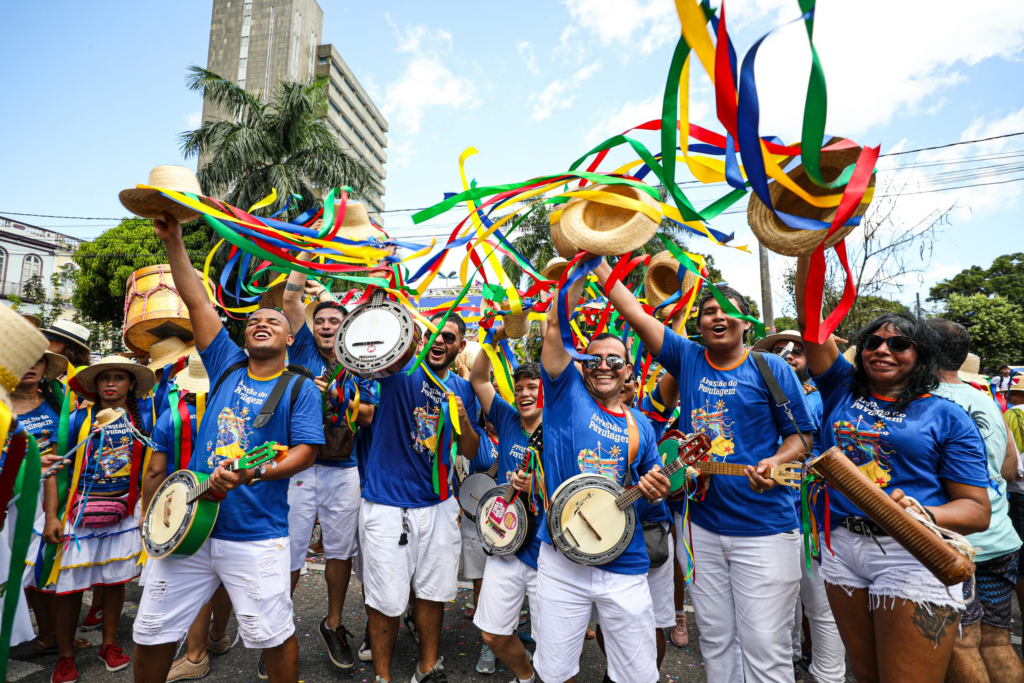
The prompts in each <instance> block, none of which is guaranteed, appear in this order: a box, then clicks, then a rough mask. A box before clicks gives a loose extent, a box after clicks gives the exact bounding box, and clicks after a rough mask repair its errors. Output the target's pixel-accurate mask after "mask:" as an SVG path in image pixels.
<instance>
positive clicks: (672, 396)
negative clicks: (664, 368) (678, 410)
mask: <svg viewBox="0 0 1024 683" xmlns="http://www.w3.org/2000/svg"><path fill="white" fill-rule="evenodd" d="M658 393H659V394H661V405H663V406H665V409H666V410H668V409H669V408H673V409H674V408H675V407H676V404H678V403H679V382H677V381H676V378H675V377H673V376H672V375H670V374H668V373H667V372H666V373H665V374H664V375H662V377H661V379H660V380H659V381H658Z"/></svg>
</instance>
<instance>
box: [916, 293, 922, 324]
mask: <svg viewBox="0 0 1024 683" xmlns="http://www.w3.org/2000/svg"><path fill="white" fill-rule="evenodd" d="M917 317H918V319H919V320H920V318H921V292H918V293H917Z"/></svg>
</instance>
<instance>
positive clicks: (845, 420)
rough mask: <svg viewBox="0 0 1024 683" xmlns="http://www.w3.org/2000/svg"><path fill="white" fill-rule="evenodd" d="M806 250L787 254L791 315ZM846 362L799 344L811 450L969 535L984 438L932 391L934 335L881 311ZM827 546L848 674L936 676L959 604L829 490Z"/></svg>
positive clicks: (979, 513) (985, 510)
mask: <svg viewBox="0 0 1024 683" xmlns="http://www.w3.org/2000/svg"><path fill="white" fill-rule="evenodd" d="M808 264H809V258H808V257H801V258H800V259H799V260H798V262H797V276H796V293H797V294H796V296H797V315H798V320H799V323H800V327H801V329H803V328H804V326H805V324H806V322H807V321H806V318H805V312H804V297H803V292H804V289H805V287H806V284H807V271H808ZM856 344H857V346H856V348H857V355H856V357H855V359H854V363H853V364H850V363H849V362H848V361H847V360H846V359H845V358H843V356H841V355H840V353H839V348H838V347H837V346H836V343H835V340H834V339H831V338H830V339H828V340H826V341H825V343H824V344H815V343H812V342H806V347H805V348H806V351H807V360H808V366H809V367H810V370H811V375H812V376H814V378H815V382H816V383H817V385H818V390H819V391H820V392H821V396H822V400H823V402H824V419H823V420H822V426H821V441H822V443H821V450H822V451H825V450H827V449H828V448H830V447H832V446H838V447H839V448H841V449H842V450H843V452H844V453H845V454H846V455H847V456H848V457H849V458H850V459H851V460H852V461H853V462H854V463H855V464H856V465H857V466H858V467H860V469H861V471H863V472H864V473H865V474H867V476H868V477H869V478H871V479H872V480H874V481H875V483H876V484H878V485H879V486H880V487H882V489H883V490H884V491H886V492H887V493H889V494H890V496H891V497H892V498H893V500H895V501H898V502H900V504H901V505H903V506H904V507H909V505H910V503H909V501H908V500H907V499H906V496H912V497H913V498H915V499H916V500H917V501H919V502H920V503H921V504H922V505H923V506H925V510H926V511H927V512H928V514H929V515H930V516H931V517H933V518H934V521H935V523H936V524H938V525H939V526H940V527H944V528H946V529H951V530H953V531H956V532H958V533H962V534H969V533H974V532H978V531H984V530H985V529H986V528H988V524H989V517H990V514H991V508H990V506H989V501H988V495H987V492H986V486H987V485H988V476H987V470H986V453H985V446H984V443H983V442H982V440H981V435H980V434H979V433H978V429H977V427H976V426H975V425H974V423H973V422H972V421H971V418H970V417H969V416H968V414H967V413H966V412H965V411H964V410H963V408H961V407H960V406H958V405H957V404H955V403H953V402H952V401H948V400H946V399H944V398H940V397H938V396H933V395H932V394H931V393H930V392H931V391H932V390H933V389H935V388H936V387H937V386H938V380H937V378H936V376H935V368H936V361H935V357H936V344H937V340H936V339H935V337H934V334H933V333H932V332H930V331H929V330H928V328H927V327H926V326H925V325H923V324H922V323H921V322H920V321H919V320H917V319H916V318H913V317H911V316H909V315H906V314H902V313H887V314H885V315H882V316H880V317H878V318H876V319H875V320H873V321H872V322H871V323H869V324H868V325H867V326H866V327H865V328H864V329H862V330H861V331H860V332H859V333H858V334H857V337H856ZM829 502H830V512H831V515H830V517H831V526H832V529H831V552H828V551H824V552H822V553H821V555H822V564H821V572H822V575H823V576H824V579H825V583H826V591H827V593H828V598H829V603H830V604H831V606H832V612H833V614H834V615H835V619H836V624H837V625H838V627H839V634H840V635H841V636H842V639H843V643H844V644H845V645H846V649H847V651H848V652H849V654H850V661H851V663H852V664H853V670H854V674H855V675H856V677H857V680H858V681H878V680H913V681H921V682H922V683H924V682H926V681H936V682H937V681H942V680H943V679H944V677H945V675H946V668H947V666H948V664H949V659H950V655H951V653H952V648H953V641H954V638H955V634H956V630H957V622H958V621H959V618H960V611H961V610H962V609H963V604H961V603H960V602H959V601H958V600H957V598H955V597H953V596H957V597H959V596H960V594H961V591H962V589H961V587H960V586H953V587H950V588H949V589H948V590H947V588H946V587H945V586H943V585H942V584H941V583H940V582H939V581H938V579H936V578H935V577H934V576H933V575H932V574H931V573H930V572H929V571H928V570H927V569H925V568H924V566H922V565H921V563H920V562H918V561H917V560H915V559H914V558H913V557H912V556H911V555H910V553H908V552H907V551H906V550H904V549H903V547H901V546H900V545H899V544H897V543H896V542H895V541H894V540H892V538H890V537H889V536H888V535H887V534H886V533H885V532H884V531H883V530H882V529H881V528H880V527H878V526H877V525H876V524H875V523H874V522H872V521H871V520H870V519H868V518H867V517H866V516H865V515H864V513H863V512H862V511H861V510H860V509H859V508H857V507H856V506H855V505H854V504H853V503H851V502H850V500H849V499H847V498H846V497H845V496H843V495H842V494H840V493H838V492H837V491H830V492H829Z"/></svg>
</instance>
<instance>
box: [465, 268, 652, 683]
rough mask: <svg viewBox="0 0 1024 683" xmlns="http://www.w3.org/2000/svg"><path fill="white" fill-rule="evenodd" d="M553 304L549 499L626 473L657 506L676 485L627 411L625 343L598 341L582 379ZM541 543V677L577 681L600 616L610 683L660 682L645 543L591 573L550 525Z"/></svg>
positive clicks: (545, 379)
mask: <svg viewBox="0 0 1024 683" xmlns="http://www.w3.org/2000/svg"><path fill="white" fill-rule="evenodd" d="M585 281H586V278H579V279H578V280H577V281H576V282H575V283H574V284H572V285H570V286H569V291H568V297H567V301H569V302H570V303H569V304H568V305H569V306H571V307H572V308H575V304H576V302H577V301H579V298H580V292H581V291H582V289H583V285H584V283H585ZM556 302H557V303H556V305H553V306H552V307H551V309H550V310H549V311H548V317H547V328H546V329H545V331H544V347H543V349H542V350H541V368H542V370H541V378H542V383H543V384H542V386H543V395H544V452H543V453H542V455H541V462H542V464H543V469H544V478H545V488H546V489H547V493H548V495H551V494H552V493H553V492H554V491H556V490H557V489H558V487H559V486H560V485H561V484H562V482H564V481H565V480H566V479H569V478H570V477H573V476H576V475H578V474H583V473H588V474H603V475H605V476H608V477H610V478H612V479H613V480H614V481H615V482H616V483H617V484H620V485H624V484H625V482H626V479H627V471H628V472H629V476H628V478H629V479H630V480H631V481H634V482H637V483H638V486H639V487H640V491H641V492H642V493H643V496H644V497H645V498H646V499H648V500H649V501H654V502H660V500H661V499H663V498H664V496H665V494H666V493H668V490H669V481H668V478H667V477H666V476H665V475H663V474H662V473H661V472H660V471H659V470H660V469H661V468H660V464H661V458H660V456H659V455H658V448H657V439H656V437H655V435H654V430H653V429H651V425H650V424H649V423H648V422H647V420H646V419H644V416H643V414H642V413H641V412H640V411H638V410H636V409H634V408H629V407H627V406H625V405H623V404H622V398H621V392H622V385H623V382H624V381H625V379H626V377H627V376H628V375H629V374H630V373H631V371H632V366H631V365H630V364H629V363H628V362H627V360H626V357H627V353H626V347H625V344H624V343H623V342H622V340H621V339H619V338H617V337H613V336H611V335H609V334H599V335H597V336H595V337H594V338H593V339H592V340H591V341H590V344H589V345H588V346H587V349H586V353H587V355H588V356H590V358H589V359H588V360H585V361H583V372H582V375H581V374H580V373H579V372H577V371H576V368H575V367H574V365H573V357H572V356H571V355H569V353H568V352H567V351H566V350H565V347H564V346H563V344H562V338H561V334H560V322H559V319H558V307H559V306H562V305H564V302H563V300H562V297H561V292H559V293H558V294H557V296H556ZM595 453H596V454H597V457H598V458H599V463H600V467H599V468H597V470H596V471H595V468H594V467H593V466H592V465H591V464H590V462H591V460H592V458H591V456H592V455H593V454H595ZM630 453H635V458H631V457H629V456H630ZM630 461H632V462H630ZM641 472H643V473H644V474H643V476H640V473H641ZM638 504H639V503H638ZM539 535H540V537H541V541H543V543H542V544H541V548H540V553H539V556H538V560H537V593H538V599H539V600H538V602H539V604H540V606H541V610H540V612H539V614H537V615H535V623H536V628H537V630H538V632H539V633H540V637H539V638H537V639H536V640H537V652H536V655H535V657H534V666H535V668H536V671H537V673H538V674H539V675H540V677H541V678H542V679H543V680H544V681H546V682H547V683H563V682H564V681H569V680H572V679H574V678H575V676H576V674H577V673H578V672H579V659H580V653H581V652H582V649H583V640H584V635H585V633H586V630H587V625H588V624H589V623H590V618H591V614H592V613H593V612H594V610H595V608H596V612H597V620H598V621H599V622H600V623H601V625H602V626H603V627H604V630H605V650H606V652H607V654H608V675H609V677H610V678H611V679H612V680H615V681H620V682H622V683H629V682H632V681H641V682H643V683H654V681H657V680H658V670H657V668H656V665H655V664H656V661H655V660H656V657H657V650H656V647H655V642H654V638H652V637H651V636H652V632H653V631H654V623H655V622H654V609H653V605H652V602H651V593H650V591H649V590H648V588H647V571H648V568H649V567H650V561H649V559H648V557H647V547H646V544H645V542H644V535H643V534H642V533H635V534H633V538H632V539H630V542H629V546H628V547H627V548H626V549H625V550H624V551H623V553H622V554H621V555H619V557H617V558H615V559H614V560H612V561H611V562H608V563H606V564H603V565H601V566H584V565H580V564H576V563H574V562H572V561H571V560H569V559H568V558H566V557H564V556H563V555H562V554H561V553H559V552H558V551H557V550H555V549H554V547H553V546H552V545H551V539H550V536H549V534H548V530H547V527H546V525H545V524H541V526H540V531H539ZM484 595H485V596H486V595H487V591H486V590H484ZM665 599H666V600H668V599H670V597H669V596H665ZM532 604H533V603H532V601H531V605H532ZM536 617H540V618H539V619H537V618H536Z"/></svg>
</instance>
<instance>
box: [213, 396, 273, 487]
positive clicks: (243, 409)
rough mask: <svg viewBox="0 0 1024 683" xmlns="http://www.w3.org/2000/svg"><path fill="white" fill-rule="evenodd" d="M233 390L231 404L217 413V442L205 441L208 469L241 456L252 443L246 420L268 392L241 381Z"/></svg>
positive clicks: (256, 410) (250, 431) (255, 410)
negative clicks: (233, 400)
mask: <svg viewBox="0 0 1024 683" xmlns="http://www.w3.org/2000/svg"><path fill="white" fill-rule="evenodd" d="M234 393H235V405H234V407H233V408H232V407H228V406H225V407H224V408H223V409H221V411H220V414H219V415H217V445H216V446H214V445H213V444H212V443H210V442H207V443H206V450H207V452H208V453H210V456H209V457H208V458H207V461H206V464H207V466H209V467H210V468H211V469H213V468H215V467H217V466H218V465H219V464H220V463H222V462H223V461H225V460H227V459H237V458H241V457H242V456H244V455H245V452H246V451H248V450H249V449H250V448H251V447H252V444H250V443H249V436H250V434H251V433H252V430H251V429H249V421H250V420H251V418H252V416H253V414H256V413H258V412H259V408H260V407H262V406H263V402H264V401H266V400H267V397H268V396H270V393H269V392H267V391H257V390H256V389H253V388H250V387H247V386H246V385H244V384H239V385H238V386H237V387H235V392H234ZM241 404H245V405H241ZM250 406H251V407H252V410H250Z"/></svg>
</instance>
